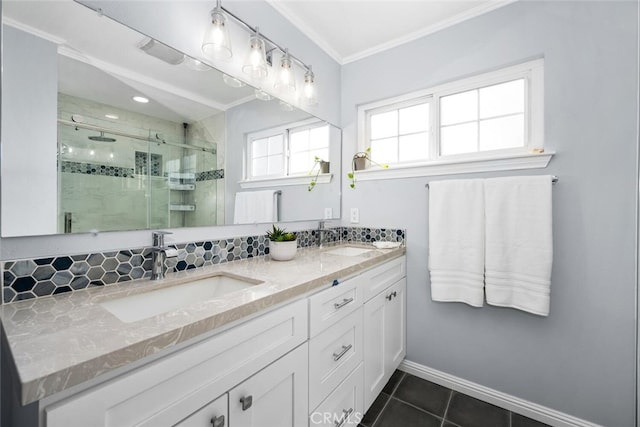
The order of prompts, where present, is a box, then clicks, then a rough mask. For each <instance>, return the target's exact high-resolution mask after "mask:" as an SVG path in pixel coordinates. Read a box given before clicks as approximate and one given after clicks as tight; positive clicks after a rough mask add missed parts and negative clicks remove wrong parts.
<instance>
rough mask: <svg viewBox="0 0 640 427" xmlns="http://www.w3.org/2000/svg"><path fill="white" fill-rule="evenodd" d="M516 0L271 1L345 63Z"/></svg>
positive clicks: (326, 50) (332, 55)
mask: <svg viewBox="0 0 640 427" xmlns="http://www.w3.org/2000/svg"><path fill="white" fill-rule="evenodd" d="M513 1H515V0H474V1H466V0H267V2H269V4H271V5H272V6H273V7H274V8H275V9H276V10H277V11H278V12H280V14H282V15H284V16H285V17H286V18H287V19H288V20H289V21H290V22H291V23H293V25H295V26H296V27H297V28H298V29H299V30H300V31H302V32H303V33H304V34H305V35H307V36H308V37H309V38H310V39H311V40H313V41H314V42H315V43H316V44H317V45H318V46H320V47H321V48H322V49H323V50H324V51H325V52H327V53H328V54H329V55H330V56H331V57H333V58H334V59H335V60H336V61H337V62H338V63H340V64H345V63H349V62H352V61H355V60H358V59H360V58H364V57H366V56H369V55H372V54H374V53H376V52H380V51H382V50H385V49H389V48H392V47H394V46H398V45H400V44H403V43H406V42H409V41H411V40H415V39H417V38H420V37H423V36H425V35H427V34H430V33H434V32H436V31H438V30H441V29H443V28H446V27H449V26H451V25H454V24H457V23H459V22H462V21H464V20H467V19H470V18H473V17H475V16H478V15H481V14H483V13H486V12H489V11H491V10H494V9H496V8H498V7H501V6H504V5H506V4H509V3H512V2H513Z"/></svg>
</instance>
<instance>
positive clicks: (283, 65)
mask: <svg viewBox="0 0 640 427" xmlns="http://www.w3.org/2000/svg"><path fill="white" fill-rule="evenodd" d="M273 87H274V88H276V89H278V90H281V91H283V92H289V93H293V92H295V91H296V77H295V74H294V73H293V66H292V64H291V56H290V55H289V49H285V50H284V55H282V58H280V69H279V70H278V76H277V78H276V83H275V84H274V85H273Z"/></svg>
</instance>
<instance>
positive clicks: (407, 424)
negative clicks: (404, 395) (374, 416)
mask: <svg viewBox="0 0 640 427" xmlns="http://www.w3.org/2000/svg"><path fill="white" fill-rule="evenodd" d="M440 424H441V420H440V419H439V418H437V417H435V416H433V415H431V414H427V413H426V412H423V411H421V410H419V409H416V408H414V407H413V406H409V405H407V404H406V403H402V402H400V401H399V400H396V399H394V398H391V399H390V400H389V403H387V406H386V407H385V408H384V411H382V414H380V417H379V418H378V421H376V423H375V424H374V427H400V426H402V427H440Z"/></svg>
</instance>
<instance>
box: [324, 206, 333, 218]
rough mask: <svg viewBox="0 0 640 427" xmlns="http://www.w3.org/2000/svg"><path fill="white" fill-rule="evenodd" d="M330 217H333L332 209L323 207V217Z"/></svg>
mask: <svg viewBox="0 0 640 427" xmlns="http://www.w3.org/2000/svg"><path fill="white" fill-rule="evenodd" d="M332 218H333V209H332V208H324V219H332Z"/></svg>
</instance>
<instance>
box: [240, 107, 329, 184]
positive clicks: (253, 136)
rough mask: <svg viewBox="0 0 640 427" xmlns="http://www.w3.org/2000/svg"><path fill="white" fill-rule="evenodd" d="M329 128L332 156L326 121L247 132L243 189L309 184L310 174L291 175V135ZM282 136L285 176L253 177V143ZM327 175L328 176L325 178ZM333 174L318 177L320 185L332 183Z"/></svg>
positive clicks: (297, 123) (314, 119)
mask: <svg viewBox="0 0 640 427" xmlns="http://www.w3.org/2000/svg"><path fill="white" fill-rule="evenodd" d="M322 126H328V127H329V133H328V135H329V139H328V144H327V150H328V153H329V156H331V127H330V125H329V123H327V122H326V121H324V120H319V119H317V118H311V119H306V120H301V121H297V122H293V123H289V124H287V125H282V126H275V127H272V128H267V129H263V130H259V131H255V132H247V133H246V136H245V145H244V156H243V157H244V173H243V177H244V179H243V180H242V181H241V182H240V183H241V184H242V187H243V188H253V187H258V186H265V185H267V184H269V183H274V184H278V185H298V184H308V181H309V175H308V172H300V173H295V174H291V173H290V156H291V149H290V134H291V132H296V131H298V132H299V131H304V130H308V129H314V128H317V127H322ZM276 135H282V137H283V156H282V158H283V168H282V170H283V171H284V175H260V176H253V174H252V172H253V171H252V160H253V157H252V152H251V149H252V145H251V144H252V143H253V141H255V140H258V139H264V138H268V137H270V136H276ZM323 175H327V176H323ZM331 176H332V174H331V173H329V174H320V176H319V177H318V180H317V182H318V183H326V182H330V180H331Z"/></svg>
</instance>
